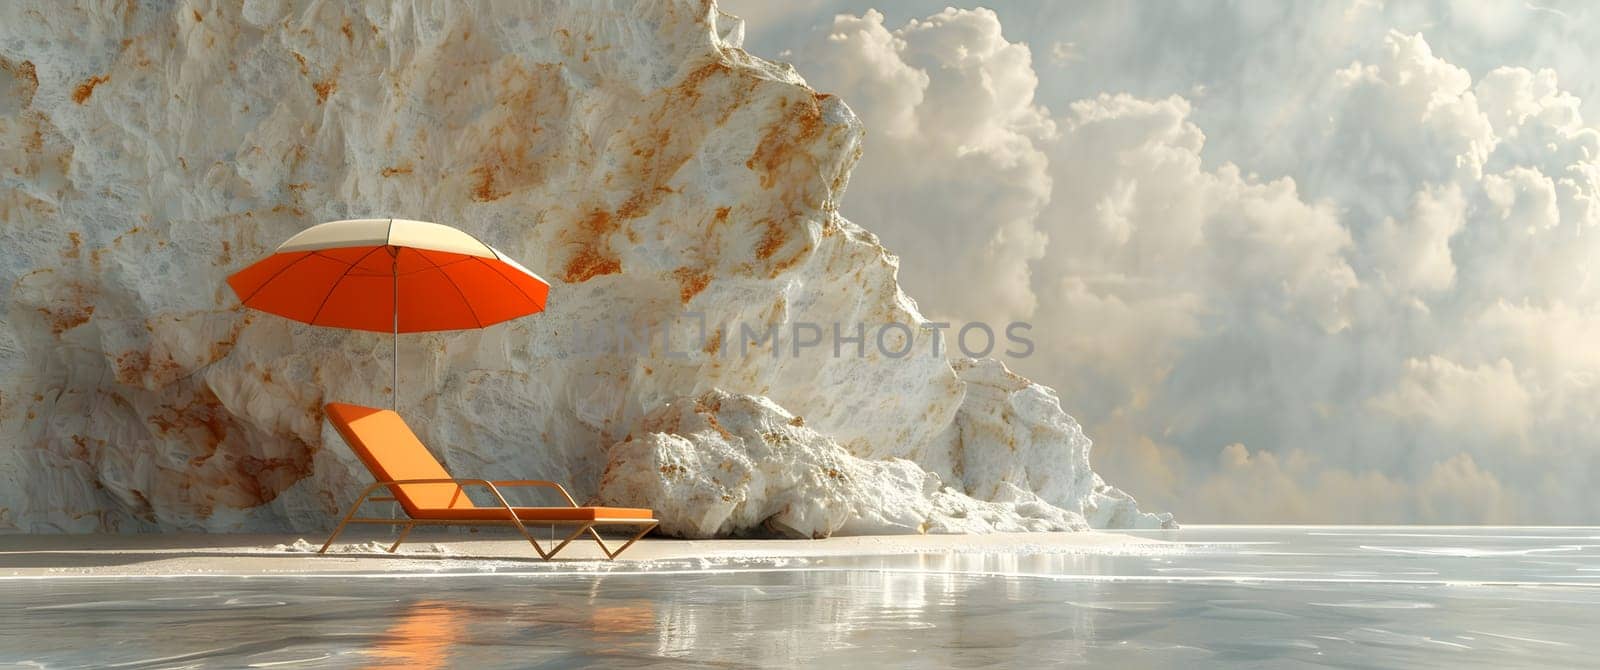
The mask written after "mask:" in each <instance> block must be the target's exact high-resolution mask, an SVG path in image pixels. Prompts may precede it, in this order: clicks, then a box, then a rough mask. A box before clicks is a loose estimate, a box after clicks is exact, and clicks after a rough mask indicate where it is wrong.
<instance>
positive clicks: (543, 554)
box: [317, 477, 661, 561]
mask: <svg viewBox="0 0 1600 670" xmlns="http://www.w3.org/2000/svg"><path fill="white" fill-rule="evenodd" d="M404 484H455V485H456V486H457V487H459V488H460V489H462V490H463V491H465V489H466V487H468V486H476V487H481V488H486V489H488V490H489V492H490V493H492V494H494V499H495V502H497V503H499V505H500V508H501V509H504V510H505V511H506V516H507V517H508V518H506V519H418V518H415V517H412V516H411V515H410V513H406V515H405V518H403V519H402V518H397V517H389V518H383V517H358V516H356V513H357V512H359V511H361V506H362V505H365V504H367V503H369V502H399V498H397V497H396V489H393V488H389V487H394V486H400V485H404ZM528 486H543V487H548V488H553V489H555V490H556V491H557V492H558V493H560V494H561V497H562V498H563V499H565V500H566V501H567V504H568V505H571V506H572V507H574V508H577V507H580V505H578V503H577V501H575V500H573V499H572V495H571V494H569V493H567V489H566V488H564V487H562V486H561V484H559V483H556V482H551V481H544V480H539V479H510V480H499V481H490V480H487V479H455V478H449V477H445V478H437V479H398V480H394V481H386V482H376V483H374V484H373V485H371V486H368V487H367V488H366V490H364V491H362V492H361V496H360V497H358V498H356V501H355V503H354V504H352V505H351V506H350V511H349V512H346V513H345V515H344V519H343V520H341V521H340V522H339V526H338V527H336V528H334V529H333V534H332V535H330V536H328V541H327V542H325V543H323V545H322V548H321V549H318V550H317V553H318V554H324V553H327V551H328V548H329V547H332V546H333V541H334V540H335V539H337V538H338V537H339V534H340V533H342V532H344V529H345V526H348V525H350V524H352V523H366V524H383V525H389V526H401V528H400V537H398V538H396V539H395V541H394V544H392V545H390V546H389V549H388V552H389V553H391V554H392V553H394V552H395V550H397V549H399V548H400V544H401V543H402V542H405V541H406V536H408V535H410V534H411V530H412V529H413V528H416V527H417V526H512V527H514V528H516V529H517V532H519V533H521V534H522V537H523V539H525V540H527V541H528V543H529V544H531V545H533V550H534V551H536V552H538V553H539V558H542V559H544V560H547V561H548V560H550V559H551V558H553V557H554V556H555V555H556V553H557V552H559V551H561V550H562V549H564V548H566V546H567V545H568V544H571V543H572V541H573V540H576V539H578V536H580V535H583V534H584V533H588V534H589V536H590V537H592V538H594V541H595V544H598V545H600V551H601V552H602V553H604V554H605V555H606V559H607V560H610V559H615V558H616V557H617V555H618V554H621V553H622V552H623V551H624V550H626V549H627V548H628V547H631V546H633V543H634V542H638V541H639V538H642V537H644V536H645V535H646V534H648V533H649V532H650V531H652V530H655V528H656V526H657V525H659V524H660V523H661V522H660V521H658V520H656V519H584V520H577V519H573V520H560V519H551V520H537V521H531V522H530V523H533V524H535V525H545V524H549V525H550V526H552V527H554V526H576V528H574V530H573V531H572V533H571V534H570V535H567V536H566V538H565V539H563V540H561V542H560V544H556V545H555V546H554V547H553V548H551V549H550V550H549V551H546V550H545V548H544V547H543V546H542V545H540V544H539V541H538V540H536V539H534V538H533V535H532V534H531V533H529V532H528V527H527V524H525V523H523V521H522V518H521V517H518V516H517V512H516V508H515V507H512V505H511V503H509V502H506V497H505V496H504V495H502V494H501V493H500V488H501V487H506V488H512V487H528ZM378 489H386V490H387V491H388V493H389V495H387V496H374V495H372V493H373V492H374V491H377V490H378ZM491 509H492V508H491ZM401 511H402V512H405V508H404V506H401ZM637 525H642V526H644V529H643V530H641V531H639V532H638V534H636V535H634V536H633V537H631V538H629V539H628V541H627V542H624V543H623V544H622V546H620V547H617V548H616V549H612V548H611V547H610V546H608V545H607V544H606V543H605V540H603V539H601V538H600V533H599V532H597V531H596V528H597V527H602V526H606V527H609V526H637ZM552 541H554V540H552Z"/></svg>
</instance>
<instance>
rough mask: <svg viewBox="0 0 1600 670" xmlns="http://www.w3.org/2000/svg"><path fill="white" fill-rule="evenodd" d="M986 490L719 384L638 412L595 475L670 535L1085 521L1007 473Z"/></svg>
mask: <svg viewBox="0 0 1600 670" xmlns="http://www.w3.org/2000/svg"><path fill="white" fill-rule="evenodd" d="M990 488H991V489H992V492H991V494H990V495H989V498H990V501H987V502H986V501H980V500H977V499H974V498H972V497H971V496H968V495H966V494H964V493H962V492H961V491H959V490H956V489H954V488H951V487H948V486H946V485H945V484H944V482H943V481H942V480H941V479H940V478H939V476H938V475H936V474H934V473H931V472H928V471H927V470H925V469H923V467H922V466H921V465H918V464H917V463H913V462H911V461H908V460H905V459H900V458H861V457H858V456H855V455H853V454H851V453H850V452H849V451H848V450H846V449H845V448H843V447H841V446H839V444H838V443H837V442H835V441H833V440H832V439H829V438H828V437H827V436H826V435H823V434H821V433H819V432H817V431H815V430H812V429H811V428H809V427H807V426H806V423H805V418H804V417H801V416H796V415H794V414H790V413H789V412H788V411H786V410H784V409H783V408H782V407H779V406H777V405H776V404H774V403H773V402H772V401H771V400H769V399H767V398H763V397H760V396H749V395H731V394H728V393H726V392H724V391H721V390H713V391H710V392H707V393H705V394H703V395H701V396H699V397H697V398H681V399H678V400H675V401H673V402H671V403H668V404H667V405H665V406H663V407H662V408H661V409H659V410H657V411H655V412H652V413H651V414H649V415H648V416H646V417H645V418H644V420H643V421H642V422H641V423H640V426H639V429H638V430H637V431H635V433H634V434H631V435H629V436H628V437H627V438H626V439H624V440H623V441H622V442H618V443H617V444H616V445H614V446H612V447H611V453H610V457H609V459H608V463H607V465H606V471H605V474H604V475H603V476H602V477H601V479H600V497H601V499H602V500H604V501H606V502H607V503H610V504H615V505H629V506H650V507H653V508H655V509H656V510H657V514H658V516H660V517H661V519H662V524H661V532H663V533H665V534H668V535H675V536H678V537H689V538H708V537H726V536H730V535H780V536H786V537H802V538H804V537H812V538H817V537H828V536H830V535H832V534H834V533H845V534H890V533H928V532H934V533H984V532H994V531H1001V532H1022V531H1051V530H1056V531H1064V530H1084V529H1086V528H1088V524H1087V523H1086V522H1085V520H1084V518H1083V516H1082V515H1081V514H1078V513H1075V512H1071V511H1068V510H1065V509H1062V508H1060V507H1057V506H1054V505H1050V504H1048V503H1046V502H1044V501H1043V500H1042V499H1040V498H1039V497H1038V496H1036V495H1034V494H1032V493H1029V492H1027V491H1025V490H1023V489H1020V488H1018V487H1016V486H1014V485H1013V484H1011V483H1010V482H1005V481H1001V482H996V483H995V484H994V485H993V486H992V487H990Z"/></svg>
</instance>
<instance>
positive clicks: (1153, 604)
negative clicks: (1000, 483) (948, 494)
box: [0, 527, 1600, 668]
mask: <svg viewBox="0 0 1600 670" xmlns="http://www.w3.org/2000/svg"><path fill="white" fill-rule="evenodd" d="M1144 534H1145V535H1149V536H1152V537H1157V538H1161V539H1166V540H1172V541H1176V542H1180V543H1182V544H1180V545H1177V546H1169V547H1164V548H1162V549H1160V550H1150V551H1136V552H1133V553H1128V554H1121V555H1093V554H1051V555H986V554H956V555H925V556H905V557H889V558H881V557H872V558H868V557H862V558H828V559H812V560H789V561H785V562H782V563H771V562H761V561H754V562H748V561H745V562H727V563H713V564H709V565H707V564H699V563H672V562H663V563H658V564H655V565H652V566H648V567H646V568H645V569H638V568H637V567H634V566H627V565H626V564H611V565H609V566H607V568H612V569H610V571H606V572H597V573H586V574H574V573H571V572H555V571H553V570H550V569H549V568H548V567H545V566H539V565H531V564H530V565H518V566H515V567H513V568H511V570H514V571H515V572H516V574H507V573H506V568H504V567H503V566H502V567H501V568H500V569H501V572H500V573H499V574H482V573H474V574H466V573H457V574H450V573H446V574H433V575H426V576H424V575H408V576H372V577H361V576H349V575H342V576H328V575H324V576H305V577H250V578H241V577H234V578H227V577H221V578H218V577H208V578H198V577H196V578H189V577H185V578H159V579H137V580H119V581H109V580H97V579H50V580H9V581H0V603H3V605H4V607H3V609H0V660H4V661H7V662H12V663H17V664H19V665H25V666H27V667H41V666H42V667H49V668H65V667H129V668H144V667H150V668H156V667H272V668H278V667H282V668H318V667H351V666H362V665H369V666H372V667H399V666H407V667H420V668H427V667H546V666H548V667H571V666H605V667H619V666H620V667H678V666H697V667H699V666H707V665H710V666H735V667H744V666H752V665H775V666H787V665H807V666H811V665H823V664H832V665H835V666H845V665H869V664H870V665H879V666H881V665H896V666H911V667H951V666H954V667H969V666H974V667H975V666H990V665H995V664H1001V665H1010V666H1022V665H1039V664H1045V665H1059V664H1093V665H1106V666H1109V667H1131V668H1138V667H1174V666H1183V667H1253V666H1254V667H1285V666H1289V667H1293V666H1327V667H1417V666H1437V667H1463V666H1481V667H1497V668H1502V667H1594V666H1595V663H1596V661H1595V660H1594V658H1593V657H1594V655H1595V654H1596V653H1597V652H1600V639H1597V638H1600V528H1514V529H1508V528H1416V527H1385V528H1352V527H1337V528H1334V527H1329V528H1308V527H1254V528H1252V527H1195V528H1186V529H1184V530H1181V531H1160V532H1150V533H1144ZM613 566H615V568H613ZM616 568H620V569H616ZM480 569H481V568H480Z"/></svg>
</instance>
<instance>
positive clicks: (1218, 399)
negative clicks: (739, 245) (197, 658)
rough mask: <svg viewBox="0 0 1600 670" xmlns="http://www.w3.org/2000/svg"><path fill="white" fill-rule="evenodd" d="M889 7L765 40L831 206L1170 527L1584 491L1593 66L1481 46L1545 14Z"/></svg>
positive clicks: (1376, 515) (1492, 502)
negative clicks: (831, 144)
mask: <svg viewBox="0 0 1600 670" xmlns="http://www.w3.org/2000/svg"><path fill="white" fill-rule="evenodd" d="M891 4H892V5H893V9H892V10H889V9H886V11H885V12H878V11H869V12H866V13H864V14H861V15H859V16H857V15H851V14H848V13H845V14H840V15H837V16H831V15H830V16H825V17H822V18H820V19H817V23H816V30H815V31H813V32H812V33H810V34H809V36H808V37H805V38H804V40H805V41H804V43H803V44H798V45H796V46H797V48H795V49H794V53H795V54H796V55H797V57H796V66H797V67H798V68H799V69H800V71H801V73H802V74H803V75H804V76H806V77H807V79H808V81H809V82H810V83H811V84H812V85H813V86H814V87H816V88H818V89H819V90H823V91H828V92H832V93H836V94H839V95H841V96H842V97H843V98H844V99H845V100H846V101H847V102H848V103H850V104H851V106H852V108H854V109H855V110H856V111H857V113H858V114H860V115H861V116H862V118H863V119H864V121H865V123H866V126H867V129H868V137H867V141H866V147H865V149H866V153H865V156H864V158H863V159H862V161H861V163H860V166H859V168H858V169H857V171H856V173H855V174H854V176H853V177H852V180H851V185H850V190H849V192H848V194H847V196H846V198H845V201H844V203H843V208H842V209H843V212H844V213H845V215H846V216H849V217H851V218H853V219H855V220H857V221H858V222H860V223H862V224H863V225H865V226H867V227H868V228H869V229H871V230H873V231H875V232H877V233H879V234H880V235H881V236H882V238H883V240H884V242H885V244H886V245H887V246H888V247H889V248H890V249H891V250H892V251H895V252H897V253H899V254H900V256H901V258H902V273H901V280H902V283H903V285H904V286H905V287H906V290H907V292H908V293H909V294H910V295H911V296H913V297H915V298H916V299H917V300H918V301H919V302H920V304H921V306H922V307H923V309H924V311H925V312H928V313H930V314H932V315H935V316H939V317H949V318H951V319H991V320H1000V319H1027V320H1030V321H1032V322H1034V323H1035V326H1036V330H1035V335H1036V336H1037V339H1039V341H1040V343H1041V346H1040V347H1039V348H1038V351H1037V353H1036V354H1035V356H1034V357H1033V358H1031V359H1028V360H1026V361H1020V362H1018V363H1017V364H1016V365H1015V366H1014V367H1016V368H1017V369H1019V371H1021V372H1023V373H1025V374H1029V375H1031V376H1033V377H1035V378H1036V379H1038V380H1039V381H1041V382H1043V383H1046V384H1049V385H1052V386H1055V387H1056V388H1057V389H1058V390H1059V391H1060V392H1061V396H1062V399H1063V403H1064V404H1065V405H1066V406H1068V408H1069V409H1070V410H1071V411H1073V413H1074V414H1076V415H1077V416H1078V417H1079V418H1080V419H1081V420H1083V422H1084V423H1085V426H1086V428H1087V429H1088V432H1089V433H1090V435H1091V436H1092V437H1095V438H1096V442H1097V446H1096V452H1095V456H1094V458H1095V462H1096V465H1097V467H1098V468H1099V469H1101V470H1102V471H1103V472H1105V473H1106V475H1107V478H1108V479H1110V480H1112V481H1114V482H1116V483H1118V484H1119V485H1121V486H1123V487H1124V488H1127V489H1128V490H1130V491H1132V492H1133V493H1135V494H1136V495H1140V496H1141V498H1142V499H1144V500H1145V502H1146V503H1147V504H1153V506H1155V507H1169V508H1176V509H1181V510H1184V511H1185V514H1184V516H1185V517H1186V518H1188V519H1189V520H1195V521H1202V520H1204V521H1268V520H1270V521H1367V522H1377V521H1389V522H1406V521H1415V522H1428V521H1433V522H1484V521H1489V522H1560V521H1576V520H1583V519H1590V520H1592V518H1593V515H1595V514H1597V513H1600V492H1591V490H1590V489H1591V488H1592V482H1593V481H1595V480H1596V478H1600V455H1597V454H1594V453H1590V452H1592V450H1590V449H1586V448H1584V445H1586V444H1588V443H1589V442H1590V441H1591V439H1592V438H1591V437H1590V436H1592V435H1594V434H1596V432H1595V431H1596V430H1597V429H1600V346H1597V345H1595V344H1594V343H1595V342H1600V294H1597V290H1600V281H1596V278H1595V277H1593V276H1592V274H1593V271H1592V270H1591V268H1592V267H1596V265H1597V264H1596V261H1597V260H1600V247H1596V244H1597V239H1600V129H1597V128H1596V127H1594V125H1593V124H1591V123H1589V122H1586V121H1585V120H1584V118H1583V114H1582V110H1583V103H1582V101H1581V99H1580V96H1579V95H1577V94H1575V93H1574V92H1573V91H1574V90H1578V91H1596V90H1597V89H1596V82H1595V81H1588V80H1585V79H1581V78H1580V79H1577V80H1564V79H1563V76H1562V75H1558V73H1557V70H1556V69H1554V68H1550V67H1528V66H1526V65H1525V64H1524V63H1523V62H1493V61H1487V62H1486V61H1485V59H1486V58H1488V57H1489V56H1491V55H1499V54H1509V53H1514V52H1516V51H1515V49H1516V44H1517V40H1518V39H1522V38H1520V37H1519V36H1518V34H1517V31H1511V32H1509V33H1508V32H1507V31H1505V30H1501V29H1500V28H1503V27H1504V26H1507V25H1512V24H1513V23H1515V24H1516V25H1522V26H1524V27H1525V28H1526V29H1527V30H1528V31H1534V32H1541V31H1542V32H1541V34H1547V35H1552V36H1556V37H1559V38H1560V39H1565V40H1569V41H1573V40H1576V37H1575V33H1574V31H1577V30H1578V29H1576V28H1573V27H1572V25H1571V24H1572V21H1568V20H1566V19H1564V18H1562V17H1561V16H1557V15H1552V14H1549V13H1544V12H1538V11H1537V10H1535V9H1528V8H1522V9H1520V10H1517V11H1510V16H1511V17H1512V18H1509V19H1508V18H1506V17H1498V18H1496V17H1494V16H1488V15H1487V14H1483V13H1482V12H1478V13H1473V12H1455V13H1451V12H1446V11H1443V10H1441V9H1439V8H1437V7H1431V6H1428V5H1421V6H1415V7H1414V8H1413V10H1414V11H1410V12H1409V13H1408V12H1402V11H1400V10H1398V9H1395V8H1393V7H1388V6H1376V5H1373V6H1366V5H1363V6H1353V7H1331V6H1324V5H1305V6H1259V5H1258V6H1254V7H1247V6H1239V7H1230V8H1228V9H1227V10H1226V11H1221V10H1219V11H1217V12H1188V11H1186V10H1184V9H1182V8H1180V7H1172V8H1170V9H1169V8H1167V7H1166V6H1164V5H1163V6H1162V9H1160V10H1156V9H1152V8H1151V6H1154V5H1158V4H1160V3H1150V6H1146V5H1134V6H1128V5H1121V4H1117V5H1114V6H1111V7H1098V6H1097V7H1088V8H1079V9H1077V10H1075V11H1067V10H1062V9H1059V8H1040V7H1036V6H1031V5H1015V6H1008V5H1006V4H1004V3H1002V6H1001V8H1000V10H999V11H998V12H996V11H989V10H962V9H944V10H942V11H920V12H919V11H909V10H907V8H906V4H905V3H903V2H894V3H891ZM812 7H813V9H816V11H817V12H822V11H824V10H826V9H827V7H829V5H828V3H821V4H819V5H814V6H812ZM734 11H736V12H737V11H738V7H735V8H734ZM827 11H829V12H831V11H832V10H827ZM1508 11H1509V10H1508ZM1584 11H1586V10H1584ZM896 13H897V14H898V16H900V17H901V18H899V19H897V20H890V19H889V18H887V16H886V14H888V15H895V14H896ZM1468 14H1471V16H1468ZM1480 14H1483V15H1480ZM799 16H802V17H803V16H810V14H806V13H804V12H802V13H801V14H800V15H799ZM1439 17H1442V18H1439ZM790 20H797V21H798V20H810V19H802V18H795V17H791V19H790ZM1397 27H1402V28H1403V29H1396V28H1397ZM758 29H759V27H758ZM1019 31H1020V32H1022V33H1025V34H1029V35H1033V36H1034V39H1036V40H1038V41H1037V42H1036V43H1037V44H1039V45H1041V47H1040V48H1041V49H1043V51H1042V52H1041V55H1042V56H1043V57H1044V58H1045V59H1046V60H1047V61H1048V63H1049V67H1048V68H1047V75H1048V76H1047V78H1046V79H1044V80H1041V79H1040V76H1039V71H1037V70H1036V65H1035V62H1034V58H1033V51H1032V49H1031V48H1030V46H1029V45H1028V44H1026V43H1024V42H1023V41H1021V40H1019V39H1017V38H1015V37H1011V35H1012V34H1013V33H1015V32H1019ZM790 32H796V31H794V30H793V29H792V28H791V29H790ZM1146 33H1148V35H1146V36H1149V37H1150V38H1151V39H1150V40H1143V41H1142V42H1141V41H1140V40H1138V39H1135V38H1137V37H1139V36H1140V35H1141V34H1146ZM1578 33H1580V34H1581V31H1578ZM1288 36H1292V39H1291V37H1288ZM1168 37H1170V38H1171V39H1167V38H1168ZM1590 37H1591V38H1592V37H1593V36H1592V35H1591V36H1590ZM1530 39H1531V38H1530ZM1152 40H1153V41H1154V42H1156V43H1161V44H1163V45H1164V47H1163V48H1162V49H1153V48H1145V49H1142V50H1141V48H1140V47H1138V46H1137V44H1139V43H1144V42H1151V41H1152ZM1124 45H1127V46H1124ZM1441 45H1443V46H1441ZM1518 53H1527V54H1531V55H1530V56H1529V58H1530V59H1533V60H1535V61H1536V62H1553V63H1555V64H1556V65H1558V66H1560V67H1564V68H1566V69H1565V70H1564V72H1566V74H1567V76H1568V78H1569V79H1570V77H1571V75H1572V72H1573V70H1572V68H1571V67H1569V65H1570V64H1571V63H1573V62H1581V59H1575V58H1573V57H1572V56H1571V54H1570V53H1567V52H1565V51H1559V50H1553V48H1549V47H1544V46H1529V47H1527V48H1526V49H1524V52H1518ZM1173 54H1177V55H1173ZM1180 57H1182V58H1183V59H1186V60H1183V61H1182V62H1177V61H1175V60H1173V59H1178V58H1180ZM1462 59H1465V60H1462ZM1578 71H1579V72H1584V71H1585V70H1582V69H1581V68H1580V69H1579V70H1578ZM1162 90H1164V91H1165V92H1160V93H1158V92H1159V91H1162ZM1061 91H1071V92H1073V93H1074V94H1073V95H1071V96H1067V97H1066V98H1065V99H1062V100H1059V101H1058V102H1055V103H1052V104H1046V103H1044V102H1041V96H1044V95H1045V94H1046V93H1049V94H1050V95H1057V96H1059V95H1060V92H1061ZM1050 92H1053V93H1050ZM1597 92H1600V91H1597Z"/></svg>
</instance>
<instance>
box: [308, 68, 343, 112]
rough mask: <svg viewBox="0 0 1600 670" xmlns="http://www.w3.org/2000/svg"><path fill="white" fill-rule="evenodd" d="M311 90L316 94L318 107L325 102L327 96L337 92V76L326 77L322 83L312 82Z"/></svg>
mask: <svg viewBox="0 0 1600 670" xmlns="http://www.w3.org/2000/svg"><path fill="white" fill-rule="evenodd" d="M311 88H312V90H314V91H316V92H317V104H319V105H320V104H322V103H324V102H327V101H328V96H330V95H333V92H334V91H337V90H339V82H338V80H337V75H335V76H333V77H328V78H327V79H324V80H322V81H317V82H312V84H311Z"/></svg>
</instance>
